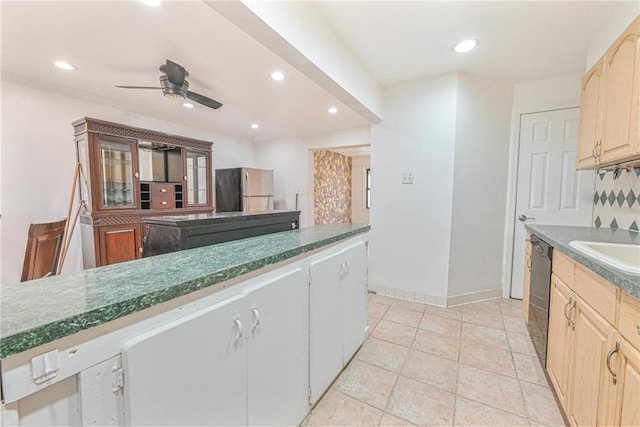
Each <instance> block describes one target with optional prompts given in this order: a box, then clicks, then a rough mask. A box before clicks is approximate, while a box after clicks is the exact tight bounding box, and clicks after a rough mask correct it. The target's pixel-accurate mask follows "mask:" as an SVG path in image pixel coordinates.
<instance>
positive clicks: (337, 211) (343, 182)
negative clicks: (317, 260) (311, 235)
mask: <svg viewBox="0 0 640 427" xmlns="http://www.w3.org/2000/svg"><path fill="white" fill-rule="evenodd" d="M312 174H313V199H312V200H313V223H314V224H316V225H318V224H335V223H350V222H351V223H365V224H368V223H369V210H370V206H371V174H372V172H371V151H370V146H369V145H358V146H349V147H331V148H324V149H316V150H313V172H312Z"/></svg>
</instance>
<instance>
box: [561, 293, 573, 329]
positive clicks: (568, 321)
mask: <svg viewBox="0 0 640 427" xmlns="http://www.w3.org/2000/svg"><path fill="white" fill-rule="evenodd" d="M571 302H572V301H571V298H569V301H567V303H566V304H565V305H564V310H562V311H563V312H564V318H565V319H567V326H571V319H569V315H568V314H567V308H569V306H570V305H571Z"/></svg>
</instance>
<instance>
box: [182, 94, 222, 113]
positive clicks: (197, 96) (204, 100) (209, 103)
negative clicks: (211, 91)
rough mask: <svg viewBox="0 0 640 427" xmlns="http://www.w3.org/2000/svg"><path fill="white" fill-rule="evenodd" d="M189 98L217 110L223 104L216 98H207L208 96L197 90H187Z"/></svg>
mask: <svg viewBox="0 0 640 427" xmlns="http://www.w3.org/2000/svg"><path fill="white" fill-rule="evenodd" d="M187 98H189V99H190V100H192V101H194V102H197V103H198V104H202V105H204V106H206V107H209V108H213V109H214V110H217V109H218V108H220V107H222V104H221V103H219V102H218V101H216V100H215V99H211V98H207V97H206V96H203V95H200V94H198V93H195V92H187Z"/></svg>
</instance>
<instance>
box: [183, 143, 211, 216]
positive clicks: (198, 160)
mask: <svg viewBox="0 0 640 427" xmlns="http://www.w3.org/2000/svg"><path fill="white" fill-rule="evenodd" d="M208 155H209V154H208V153H200V152H196V151H187V153H186V171H187V175H186V179H187V204H188V205H206V204H208V203H209V199H208V194H209V188H208V186H209V176H210V172H209V162H208V161H207V157H208Z"/></svg>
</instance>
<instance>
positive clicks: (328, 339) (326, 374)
mask: <svg viewBox="0 0 640 427" xmlns="http://www.w3.org/2000/svg"><path fill="white" fill-rule="evenodd" d="M342 262H343V258H342V252H337V253H334V254H332V255H327V256H326V257H325V258H321V259H316V260H314V261H312V262H311V266H310V272H311V286H310V296H309V301H310V305H309V311H310V313H309V314H310V325H309V326H310V331H309V340H310V343H309V344H310V345H309V348H310V355H309V356H310V383H311V384H310V385H311V397H310V401H311V403H312V404H313V403H315V402H316V401H317V400H318V398H319V397H320V396H322V393H324V391H325V390H326V389H327V388H328V387H329V385H330V384H331V382H332V381H333V379H334V378H335V377H336V376H337V375H338V373H339V372H340V370H341V369H342V366H343V357H344V356H343V350H342V346H343V328H342V324H343V319H342V283H341V280H340V273H341V263H342Z"/></svg>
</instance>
